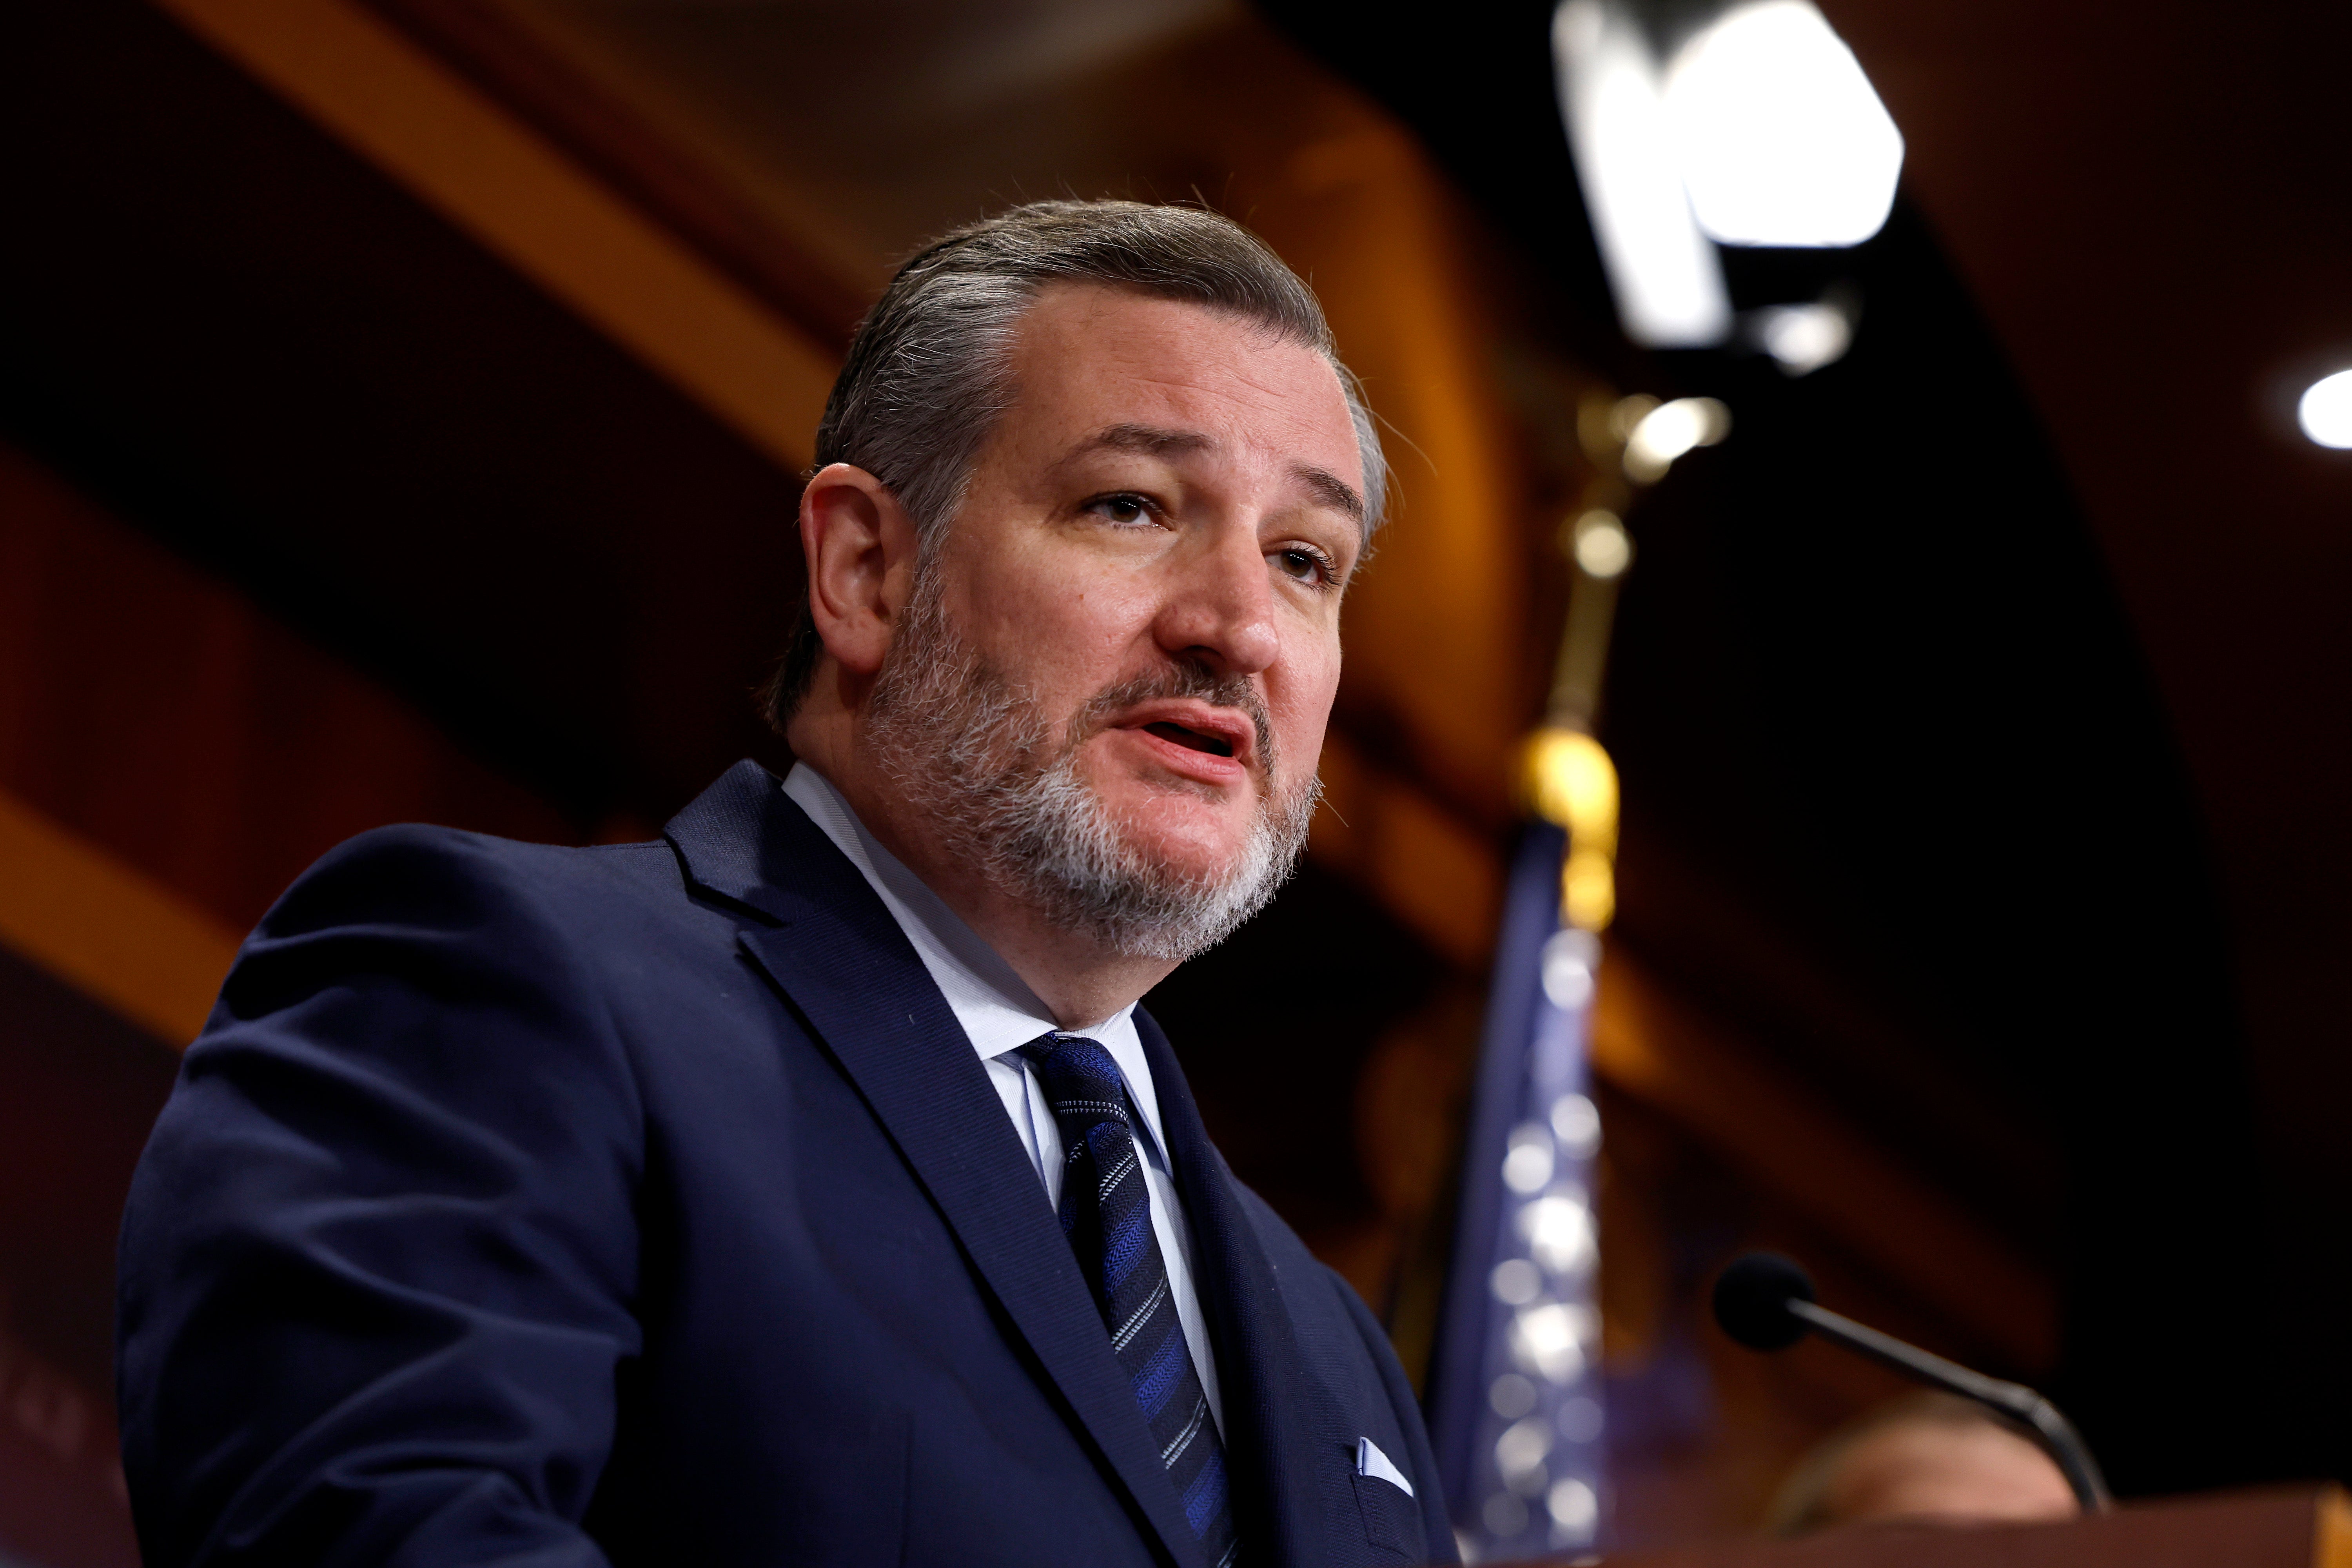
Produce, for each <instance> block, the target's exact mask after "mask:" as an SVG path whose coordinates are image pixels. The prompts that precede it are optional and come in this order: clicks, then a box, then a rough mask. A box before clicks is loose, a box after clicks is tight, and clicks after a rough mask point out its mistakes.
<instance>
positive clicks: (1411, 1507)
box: [1348, 1476, 1429, 1563]
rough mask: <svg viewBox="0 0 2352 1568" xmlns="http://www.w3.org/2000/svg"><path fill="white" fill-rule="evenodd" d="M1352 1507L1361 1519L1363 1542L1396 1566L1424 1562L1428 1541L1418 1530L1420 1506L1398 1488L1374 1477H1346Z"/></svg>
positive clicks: (1420, 1529) (1419, 1527)
mask: <svg viewBox="0 0 2352 1568" xmlns="http://www.w3.org/2000/svg"><path fill="white" fill-rule="evenodd" d="M1348 1479H1349V1480H1351V1481H1353V1482H1354V1483H1355V1484H1356V1508H1357V1510H1358V1511H1360V1513H1362V1515H1363V1516H1364V1539H1365V1541H1367V1542H1370V1544H1371V1545H1372V1546H1374V1547H1376V1548H1379V1549H1381V1551H1383V1552H1393V1553H1395V1559H1394V1560H1395V1561H1397V1562H1399V1563H1426V1562H1427V1561H1428V1560H1429V1542H1428V1541H1427V1539H1426V1537H1425V1534H1424V1532H1423V1530H1422V1527H1421V1505H1420V1504H1419V1503H1418V1502H1416V1501H1414V1500H1412V1498H1409V1497H1407V1496H1406V1495H1405V1494H1404V1491H1403V1489H1402V1488H1399V1487H1395V1486H1391V1484H1390V1483H1388V1482H1387V1481H1384V1480H1382V1479H1380V1478H1379V1477H1378V1476H1350V1477H1349V1478H1348Z"/></svg>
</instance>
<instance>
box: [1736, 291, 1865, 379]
mask: <svg viewBox="0 0 2352 1568" xmlns="http://www.w3.org/2000/svg"><path fill="white" fill-rule="evenodd" d="M1755 320H1756V341H1757V342H1760V343H1762V344H1763V345H1764V352H1765V353H1768V354H1770V355H1771V356H1772V357H1773V358H1774V359H1776V360H1778V361H1780V368H1781V369H1782V370H1785V371H1787V372H1788V373H1789V374H1790V375H1809V374H1811V373H1812V372H1814V371H1817V370H1819V369H1821V368H1822V366H1823V365H1825V364H1831V363H1835V362H1836V361H1838V360H1840V359H1843V357H1844V356H1845V351H1846V350H1847V348H1849V347H1850V346H1852V344H1853V322H1852V321H1847V320H1846V315H1845V312H1844V311H1843V310H1839V309H1838V308H1837V307H1836V306H1835V305H1773V306H1769V307H1768V308H1767V309H1765V310H1759V311H1757V312H1756V317H1755Z"/></svg>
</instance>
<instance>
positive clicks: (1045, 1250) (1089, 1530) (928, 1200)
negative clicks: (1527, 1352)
mask: <svg viewBox="0 0 2352 1568" xmlns="http://www.w3.org/2000/svg"><path fill="white" fill-rule="evenodd" d="M1139 1021H1140V1020H1139ZM1140 1022H1141V1032H1142V1036H1143V1041H1144V1048H1145V1050H1146V1052H1147V1053H1149V1056H1150V1062H1151V1070H1152V1076H1153V1080H1154V1082H1155V1083H1156V1085H1157V1086H1158V1090H1159V1098H1160V1112H1161V1116H1162V1119H1163V1121H1164V1123H1165V1127H1166V1131H1167V1145H1168V1154H1169V1157H1170V1160H1171V1163H1172V1165H1173V1167H1174V1173H1175V1177H1176V1181H1177V1185H1178V1189H1179V1191H1180V1192H1181V1194H1182V1196H1183V1202H1184V1209H1185V1213H1186V1215H1187V1216H1188V1218H1189V1220H1190V1222H1191V1225H1192V1233H1193V1238H1194V1251H1195V1255H1196V1260H1197V1268H1198V1283H1199V1289H1200V1294H1201V1299H1202V1308H1203V1310H1204V1312H1205V1315H1206V1317H1207V1320H1208V1322H1209V1324H1210V1333H1211V1336H1212V1339H1213V1347H1214V1352H1215V1355H1216V1362H1217V1367H1218V1371H1219V1374H1220V1376H1221V1378H1222V1380H1223V1390H1224V1410H1225V1427H1226V1430H1225V1439H1226V1443H1227V1447H1228V1450H1229V1453H1230V1458H1231V1463H1232V1466H1233V1469H1234V1484H1235V1500H1236V1508H1237V1514H1238V1518H1239V1520H1240V1522H1241V1526H1242V1531H1243V1541H1244V1550H1245V1552H1246V1555H1245V1557H1244V1562H1247V1563H1265V1564H1272V1563H1289V1564H1300V1565H1305V1564H1331V1565H1333V1568H1341V1565H1349V1564H1373V1563H1414V1562H1425V1561H1429V1560H1432V1559H1441V1558H1443V1559H1450V1558H1451V1557H1452V1556H1453V1542H1452V1539H1451V1532H1450V1531H1448V1530H1447V1529H1446V1528H1445V1526H1444V1522H1443V1521H1444V1510H1443V1508H1442V1507H1441V1505H1440V1502H1439V1500H1438V1497H1437V1493H1436V1483H1435V1468H1434V1466H1433V1464H1432V1462H1431V1459H1430V1456H1429V1448H1428V1444H1427V1440H1426V1438H1425V1437H1424V1436H1423V1431H1422V1426H1421V1421H1420V1418H1419V1416H1418V1415H1417V1414H1416V1412H1415V1409H1414V1405H1413V1402H1412V1394H1411V1393H1410V1391H1409V1389H1408V1387H1407V1385H1406V1383H1405V1380H1404V1377H1403V1375H1402V1373H1401V1372H1400V1370H1399V1368H1398V1366H1397V1363H1396V1360H1395V1358H1394V1357H1393V1356H1392V1355H1391V1353H1390V1351H1389V1348H1388V1345H1387V1342H1386V1341H1385V1340H1384V1338H1383V1337H1382V1335H1381V1331H1380V1328H1379V1326H1378V1325H1377V1324H1376V1323H1375V1322H1374V1321H1373V1320H1372V1317H1371V1315H1370V1313H1369V1312H1367V1311H1366V1310H1365V1309H1364V1305H1363V1303H1362V1302H1361V1301H1360V1300H1358V1299H1357V1297H1356V1296H1355V1294H1354V1292H1353V1291H1352V1290H1350V1289H1349V1287H1348V1286H1347V1284H1346V1283H1344V1282H1343V1281H1342V1280H1341V1279H1339V1277H1338V1276H1337V1275H1335V1274H1333V1273H1332V1272H1331V1271H1330V1270H1329V1269H1328V1268H1324V1267H1323V1266H1322V1265H1320V1264H1318V1263H1317V1262H1316V1261H1315V1260H1314V1258H1311V1257H1309V1256H1308V1254H1307V1249H1306V1248H1305V1247H1303V1246H1301V1245H1300V1243H1299V1241H1298V1239H1297V1237H1295V1236H1294V1235H1293V1234H1292V1233H1291V1232H1290V1230H1289V1229H1288V1228H1287V1227H1286V1226H1284V1225H1283V1223H1282V1222H1281V1221H1280V1220H1279V1219H1277V1218H1276V1217H1275V1215H1274V1214H1273V1212H1272V1211H1271V1210H1269V1209H1268V1208H1267V1207H1266V1206H1265V1204H1264V1203H1262V1202H1261V1201H1260V1200H1259V1199H1258V1198H1257V1197H1256V1196H1255V1194H1252V1193H1250V1192H1249V1191H1248V1190H1246V1189H1245V1188H1244V1187H1243V1186H1241V1185H1240V1184H1238V1183H1237V1182H1235V1181H1234V1177H1233V1174H1232V1173H1231V1172H1230V1171H1229V1170H1228V1169H1227V1168H1226V1166H1225V1164H1224V1163H1223V1160H1222V1159H1221V1158H1220V1157H1219V1156H1218V1154H1217V1152H1216V1151H1215V1149H1214V1148H1213V1147H1212V1146H1211V1144H1210V1142H1209V1140H1208V1138H1207V1136H1206V1134H1205V1133H1204V1132H1203V1131H1202V1126H1201V1120H1200V1115H1199V1112H1198V1110H1196V1109H1195V1107H1194V1105H1193V1102H1192V1095H1191V1092H1190V1090H1189V1089H1186V1087H1185V1085H1184V1079H1183V1075H1182V1073H1181V1071H1180V1070H1179V1069H1178V1068H1177V1065H1176V1061H1175V1058H1174V1057H1173V1056H1172V1055H1171V1052H1170V1050H1169V1047H1168V1042H1167V1040H1166V1038H1165V1037H1163V1036H1162V1035H1161V1034H1160V1030H1159V1029H1158V1027H1157V1026H1154V1025H1152V1024H1150V1022H1148V1021H1140ZM119 1378H120V1384H121V1387H120V1394H121V1410H122V1436H123V1458H124V1466H125V1469H126V1471H127V1473H128V1476H129V1479H130V1484H131V1502H132V1506H133V1509H134V1511H135V1513H136V1517H137V1521H138V1525H139V1532H140V1538H141V1542H142V1546H143V1548H144V1550H145V1552H146V1559H147V1563H148V1564H149V1568H175V1565H177V1564H182V1563H286V1564H302V1565H304V1568H318V1565H323V1564H344V1563H354V1564H355V1563H415V1564H437V1565H451V1568H456V1565H468V1564H487V1563H506V1564H518V1565H520V1564H526V1563H528V1564H532V1565H545V1568H556V1565H559V1564H562V1565H565V1568H570V1565H574V1564H592V1563H603V1562H612V1563H693V1564H697V1565H698V1568H704V1565H709V1568H724V1565H728V1564H738V1563H740V1564H745V1565H758V1568H789V1565H793V1564H801V1563H810V1564H819V1563H821V1564H841V1565H843V1568H849V1565H853V1564H855V1565H859V1568H864V1565H868V1564H872V1565H880V1568H893V1565H898V1564H929V1563H942V1564H944V1563H957V1564H974V1565H978V1564H988V1563H1004V1564H1020V1565H1022V1568H1041V1565H1048V1564H1057V1563H1067V1564H1072V1565H1074V1568H1076V1565H1080V1564H1083V1565H1085V1568H1120V1565H1125V1564H1136V1565H1139V1568H1140V1565H1142V1564H1147V1563H1162V1564H1171V1565H1176V1568H1196V1565H1197V1564H1198V1563H1199V1562H1200V1557H1201V1554H1200V1552H1199V1550H1198V1548H1197V1547H1196V1545H1195V1543H1194V1542H1193V1540H1192V1532H1191V1531H1189V1530H1188V1529H1187V1528H1186V1526H1185V1522H1184V1519H1183V1515H1182V1514H1181V1511H1180V1510H1179V1509H1178V1506H1177V1499H1176V1495H1175V1490H1174V1489H1173V1487H1172V1486H1171V1483H1170V1482H1169V1480H1168V1479H1167V1477H1166V1475H1165V1474H1164V1472H1163V1471H1162V1470H1161V1468H1160V1460H1159V1456H1158V1454H1157V1452H1156V1451H1155V1450H1154V1448H1153V1447H1152V1444H1151V1441H1150V1436H1149V1434H1148V1432H1147V1430H1146V1427H1145V1426H1144V1422H1143V1417H1142V1415H1141V1414H1140V1413H1139V1410H1138V1409H1137V1406H1136V1402H1135V1396H1134V1394H1133V1393H1132V1392H1130V1390H1129V1385H1128V1381H1127V1378H1126V1375H1125V1374H1124V1373H1122V1372H1121V1370H1120V1368H1119V1365H1118V1362H1117V1361H1116V1360H1115V1359H1114V1357H1113V1355H1112V1352H1111V1350H1110V1345H1109V1341H1108V1336H1107V1334H1106V1333H1105V1331H1104V1328H1103V1323H1102V1320H1101V1318H1100V1317H1099V1316H1098V1315H1097V1311H1096V1309H1095V1307H1094V1305H1093V1303H1092V1302H1091V1300H1089V1299H1088V1296H1087V1289H1086V1287H1085V1285H1084V1283H1083V1282H1082V1280H1081V1278H1080V1276H1079V1273H1078V1268H1077V1265H1076V1260H1075V1259H1074V1258H1073V1257H1072V1255H1071V1252H1070V1248H1069V1246H1068V1244H1067V1243H1066V1241H1065V1240H1064V1239H1063V1237H1062V1232H1061V1229H1060V1226H1058V1225H1057V1224H1056V1223H1055V1217H1054V1214H1053V1211H1052V1209H1051V1207H1050V1205H1048V1203H1047V1201H1046V1198H1045V1192H1044V1189H1043V1186H1042V1185H1041V1184H1040V1183H1039V1182H1038V1180H1037V1176H1036V1173H1035V1171H1034V1168H1033V1167H1032V1166H1031V1165H1030V1163H1029V1162H1028V1157H1027V1155H1026V1154H1025V1153H1024V1151H1023V1150H1022V1148H1021V1145H1020V1142H1019V1141H1018V1139H1017V1137H1016V1136H1015V1134H1014V1132H1013V1129H1012V1127H1011V1125H1010V1123H1009V1122H1008V1121H1007V1119H1006V1117H1005V1115H1004V1112H1003V1104H1002V1102H1001V1101H1000V1100H998V1099H997V1097H996V1094H995V1091H994V1090H993V1089H992V1088H991V1086H990V1084H989V1081H988V1078H987V1073H986V1070H985V1068H983V1067H982V1065H981V1063H980V1061H979V1060H978V1058H976V1057H975V1056H974V1055H973V1053H972V1050H971V1046H970V1044H969V1043H968V1041H967V1039H966V1037H965V1036H964V1034H963V1031H962V1029H961V1026H959V1025H958V1023H957V1021H956V1018H955V1016H954V1015H953V1014H952V1013H951V1012H950V1010H949V1008H948V1005H947V1003H946V1002H945V1000H944V999H943V998H942V997H941V996H940V993H939V991H938V989H937V988H936V987H935V986H934V985H933V984H932V983H931V981H930V978H929V974H928V973H926V972H925V970H924V969H923V967H922V964H921V962H920V960H919V959H918V958H917V957H916V955H915V952H914V950H913V948H912V947H911V946H910V945H909V944H908V942H907V940H906V938H905V936H904V934H903V933H902V932H901V931H899V929H898V926H897V924H896V923H895V922H894V921H892V920H891V918H890V915H889V913H888V911H887V910H885V909H884V907H883V906H882V904H881V902H880V900H877V898H876V897H875V896H874V894H873V892H872V890H871V889H869V888H868V887H867V886H866V882H865V881H864V879H862V878H861V877H860V876H859V875H858V873H857V871H856V868H854V867H853V866H851V865H850V864H849V862H848V861H847V860H846V859H845V858H843V857H842V856H841V854H840V853H839V852H838V851H837V850H836V849H835V847H833V845H832V844H831V843H830V842H829V841H828V840H827V839H826V838H825V837H824V835H823V834H822V833H821V832H820V831H819V830H818V829H817V828H816V827H815V826H814V824H812V823H811V822H810V821H809V820H808V818H807V817H806V816H803V814H802V813H801V811H800V809H799V807H798V806H797V805H793V803H792V802H791V801H790V800H789V799H788V798H787V797H786V796H785V795H783V794H782V790H781V789H780V787H779V786H778V784H777V782H776V780H775V779H774V778H773V777H772V775H770V774H768V773H765V772H764V771H762V770H761V769H760V768H758V767H757V766H755V765H753V764H751V763H741V764H739V765H738V766H737V767H736V768H735V769H734V770H733V771H731V772H730V773H728V774H727V775H726V776H725V777H724V778H722V779H721V780H719V783H718V784H715V785H713V786H712V788H711V789H710V790H709V792H708V793H706V794H705V795H703V796H702V797H701V798H700V799H698V801H696V802H695V803H694V805H691V806H689V807H688V809H687V810H686V811H685V812H684V813H682V814H681V815H680V816H678V817H677V820H676V821H675V822H673V823H671V824H670V825H669V827H668V829H667V842H665V843H658V844H647V845H633V846H626V847H614V848H598V849H566V848H551V847H541V846H531V845H522V844H514V843H509V842H505V841H503V840H499V839H493V838H486V837H477V836H473V835H468V834H462V833H457V832H452V831H448V830H445V829H438V828H425V827H396V828H387V829H384V830H382V831H380V832H376V833H372V834H369V835H367V836H365V837H361V838H358V839H355V840H353V841H352V842H351V843H349V844H346V845H344V846H343V847H341V848H339V849H337V850H335V851H334V852H333V853H332V854H331V855H329V856H328V857H327V858H325V859H323V860H321V861H320V863H319V864H318V865H317V866H316V867H314V868H312V869H311V870H310V872H308V873H307V874H306V875H305V876H304V877H303V878H302V879H301V880H299V882H297V883H296V884H295V885H294V887H293V888H292V889H289V891H288V893H287V894H286V896H285V897H284V898H283V899H282V900H280V901H279V902H278V905H277V907H276V908H275V909H273V910H271V911H270V913H269V914H268V917H267V918H266V919H265V920H264V921H263V922H262V925H261V927H260V929H259V930H258V931H257V932H256V933H255V934H254V936H253V937H252V939H251V940H250V941H249V942H247V944H246V947H245V950H244V952H243V953H242V954H241V955H240V956H239V958H238V960H237V963H236V968H235V970H234V971H233V973H231V974H230V976H229V979H228V982H227V984H226V987H225V988H224V989H223V991H222V994H221V999H220V1003H219V1005H218V1007H217V1009H216V1010H215V1013H214V1015H213V1017H212V1020H211V1022H210V1023H209V1024H208V1025H207V1026H206V1027H205V1033H204V1035H203V1037H201V1038H200V1039H199V1040H198V1041H197V1042H196V1043H195V1045H194V1047H192V1048H191V1049H190V1050H189V1052H188V1056H187V1060H186V1064H185V1067H184V1070H183V1072H182V1075H181V1079H180V1082H179V1085H178V1087H177V1089H175V1090H174V1092H173V1096H172V1100H171V1102H170V1104H169V1105H168V1106H167V1107H166V1108H165V1109H164V1111H163V1118H162V1120H161V1121H160V1122H159V1123H158V1124H157V1126H156V1129H155V1133H154V1137H153V1140H152V1142H151V1143H150V1144H149V1146H148V1150H147V1152H146V1155H145V1158H144V1159H143V1160H142V1163H141V1165H140V1168H139V1173H138V1176H137V1179H136V1181H135V1183H134V1184H133V1187H132V1191H131V1202H130V1206H129V1210H128V1213H127V1215H126V1217H125V1220H124V1226H123V1237H122V1251H121V1356H120V1373H119ZM1362 1437H1370V1439H1371V1440H1372V1441H1373V1442H1374V1443H1375V1444H1377V1445H1378V1446H1379V1447H1381V1449H1382V1450H1383V1451H1384V1452H1385V1453H1387V1454H1388V1455H1389V1456H1390V1457H1391V1459H1392V1460H1393V1461H1394V1462H1395V1463H1396V1464H1397V1465H1398V1466H1399V1467H1400V1468H1402V1469H1403V1470H1404V1471H1405V1473H1406V1474H1407V1475H1409V1476H1410V1477H1411V1478H1412V1480H1413V1483H1414V1485H1415V1486H1416V1488H1417V1489H1418V1493H1419V1495H1418V1496H1417V1497H1413V1498H1408V1497H1407V1496H1406V1495H1405V1493H1404V1492H1403V1491H1402V1490H1401V1489H1398V1488H1396V1487H1393V1486H1391V1484H1389V1483H1388V1482H1386V1481H1384V1480H1380V1479H1371V1478H1367V1477H1362V1476H1359V1475H1358V1474H1356V1473H1355V1471H1356V1465H1355V1451H1356V1444H1357V1442H1358V1440H1359V1439H1360V1438H1362Z"/></svg>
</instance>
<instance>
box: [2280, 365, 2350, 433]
mask: <svg viewBox="0 0 2352 1568" xmlns="http://www.w3.org/2000/svg"><path fill="white" fill-rule="evenodd" d="M2294 416H2295V419H2296V421H2297V422H2298V423H2299V424H2301V425H2302V426H2303V433H2304V434H2305V435H2306V436H2308V437H2311V438H2312V439H2313V440H2315V441H2316V442H2318V443H2319V444H2320V445H2321V446H2323V447H2336V448H2337V449H2338V450H2341V449H2343V448H2345V447H2352V370H2339V371H2337V372H2336V374H2334V375H2330V376H2323V377H2321V378H2320V379H2319V380H2317V381H2315V382H2313V383H2312V384H2311V385H2310V387H2309V388H2308V389H2307V390H2306V391H2305V393H2304V395H2303V401H2302V402H2301V403H2298V404H2296V405H2295V408H2294Z"/></svg>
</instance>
